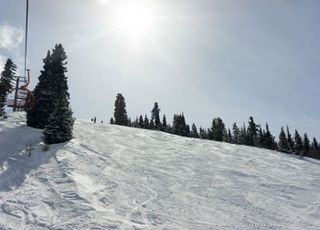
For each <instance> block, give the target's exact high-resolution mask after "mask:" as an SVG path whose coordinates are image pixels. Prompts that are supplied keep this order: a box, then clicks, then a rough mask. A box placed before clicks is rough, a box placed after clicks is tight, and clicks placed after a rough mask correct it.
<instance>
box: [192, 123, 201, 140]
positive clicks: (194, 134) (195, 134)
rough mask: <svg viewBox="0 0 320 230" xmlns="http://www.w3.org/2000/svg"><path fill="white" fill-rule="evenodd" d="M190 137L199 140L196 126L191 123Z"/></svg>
mask: <svg viewBox="0 0 320 230" xmlns="http://www.w3.org/2000/svg"><path fill="white" fill-rule="evenodd" d="M190 136H191V137H193V138H199V134H198V130H197V126H196V125H195V124H194V123H193V124H192V127H191V134H190Z"/></svg>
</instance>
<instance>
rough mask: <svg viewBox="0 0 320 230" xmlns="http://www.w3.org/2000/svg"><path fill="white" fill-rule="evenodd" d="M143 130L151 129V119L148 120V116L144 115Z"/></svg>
mask: <svg viewBox="0 0 320 230" xmlns="http://www.w3.org/2000/svg"><path fill="white" fill-rule="evenodd" d="M143 128H145V129H149V119H148V116H147V114H145V115H144V122H143Z"/></svg>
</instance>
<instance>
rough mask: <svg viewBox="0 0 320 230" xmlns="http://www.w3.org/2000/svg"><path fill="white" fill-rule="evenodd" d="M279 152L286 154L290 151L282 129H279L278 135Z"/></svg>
mask: <svg viewBox="0 0 320 230" xmlns="http://www.w3.org/2000/svg"><path fill="white" fill-rule="evenodd" d="M279 150H280V151H282V152H286V153H288V152H289V150H290V147H289V143H288V139H287V137H286V134H285V132H284V129H283V127H281V132H280V135H279Z"/></svg>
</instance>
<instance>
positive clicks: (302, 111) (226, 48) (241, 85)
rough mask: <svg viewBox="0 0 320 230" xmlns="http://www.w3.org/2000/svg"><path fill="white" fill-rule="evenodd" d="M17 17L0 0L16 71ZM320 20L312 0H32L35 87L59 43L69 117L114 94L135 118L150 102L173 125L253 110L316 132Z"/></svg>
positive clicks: (110, 103)
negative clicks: (180, 119) (180, 118)
mask: <svg viewBox="0 0 320 230" xmlns="http://www.w3.org/2000/svg"><path fill="white" fill-rule="evenodd" d="M24 20H25V1H23V0H0V68H2V67H1V66H2V65H3V63H4V62H5V60H6V58H12V59H13V61H14V62H15V63H17V64H18V67H19V73H20V74H21V73H22V72H23V71H22V68H23V67H22V66H23V50H24V46H23V39H24V23H25V22H24ZM319 22H320V2H319V1H318V0H305V1H300V0H280V1H279V0H265V1H262V0H261V1H256V0H224V1H220V0H197V1H195V0H136V1H135V0H131V1H130V0H56V1H51V0H30V16H29V37H28V39H29V47H28V61H27V63H28V68H29V69H31V74H32V83H31V88H33V87H34V86H35V84H36V83H37V78H38V76H39V74H40V70H41V69H42V66H43V62H42V60H43V58H44V57H45V56H46V53H47V50H49V49H52V48H54V45H55V44H56V43H61V44H62V45H63V46H64V48H65V51H66V53H67V55H68V64H67V68H68V73H67V76H68V80H69V88H70V94H71V106H72V109H73V111H74V114H75V116H76V117H77V118H81V119H90V118H92V117H93V116H96V117H97V119H98V120H104V121H105V122H106V121H109V119H110V117H111V116H112V115H113V109H114V100H115V97H116V95H117V93H122V94H123V95H124V97H125V99H126V104H127V112H128V115H129V116H130V117H131V118H132V120H134V119H135V118H136V116H138V115H140V114H148V116H149V117H150V111H151V110H152V107H153V104H154V102H156V101H157V102H158V103H159V105H160V108H161V114H163V113H165V114H166V116H167V120H169V121H172V118H173V114H177V113H182V112H183V113H184V115H185V117H186V121H187V122H188V123H189V124H192V123H195V124H196V125H197V126H198V127H199V126H202V127H210V125H211V122H212V119H213V118H214V117H218V116H219V117H221V118H222V119H223V120H224V122H225V123H226V126H227V127H231V125H232V123H233V122H237V123H238V124H239V125H241V124H242V123H243V122H247V121H248V118H249V116H253V117H254V119H255V121H256V123H258V124H262V125H263V126H264V124H265V122H268V123H269V126H270V128H271V130H272V131H273V134H274V135H275V136H278V134H279V132H280V127H281V126H286V125H289V127H290V128H291V132H292V133H293V131H294V129H297V130H298V131H299V132H300V133H304V132H307V133H308V134H309V136H310V137H313V136H315V137H316V138H318V139H319V138H320V106H319V105H320V101H319V98H320V90H319V86H320V71H319V69H320V58H319V53H320V43H319V41H320V30H319Z"/></svg>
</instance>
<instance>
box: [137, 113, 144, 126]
mask: <svg viewBox="0 0 320 230" xmlns="http://www.w3.org/2000/svg"><path fill="white" fill-rule="evenodd" d="M138 126H139V128H144V121H143V116H142V115H140V117H139V124H138Z"/></svg>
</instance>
